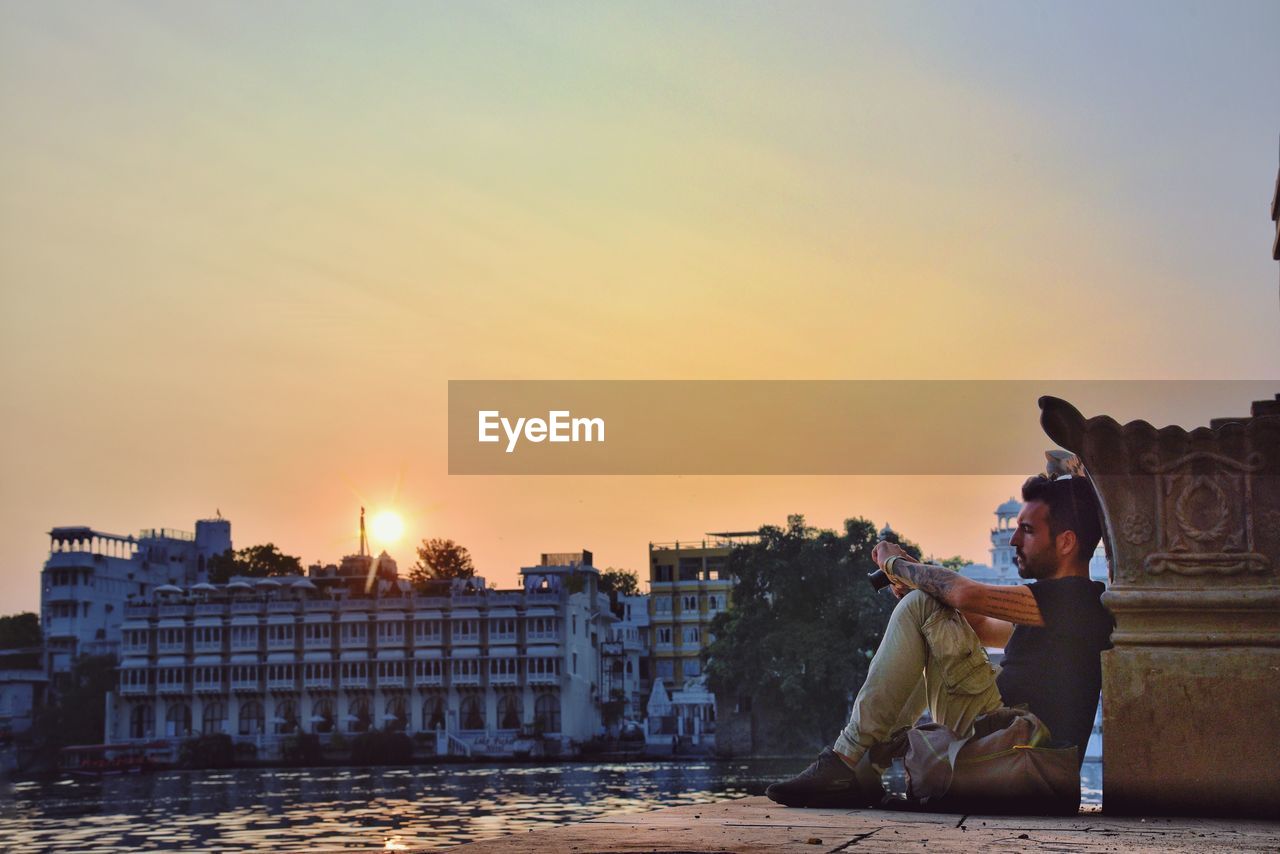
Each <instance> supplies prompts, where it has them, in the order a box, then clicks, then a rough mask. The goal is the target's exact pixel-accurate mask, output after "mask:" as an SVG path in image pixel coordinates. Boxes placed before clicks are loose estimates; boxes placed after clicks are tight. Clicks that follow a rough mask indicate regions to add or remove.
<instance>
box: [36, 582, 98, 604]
mask: <svg viewBox="0 0 1280 854" xmlns="http://www.w3.org/2000/svg"><path fill="white" fill-rule="evenodd" d="M88 595H89V590H88V589H87V588H84V587H80V586H78V585H70V584H68V585H62V586H60V587H50V588H48V589H47V590H46V591H45V594H44V601H46V602H75V601H76V600H77V599H79V598H81V596H84V597H85V598H88Z"/></svg>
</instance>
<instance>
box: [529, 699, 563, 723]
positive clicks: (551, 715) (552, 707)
mask: <svg viewBox="0 0 1280 854" xmlns="http://www.w3.org/2000/svg"><path fill="white" fill-rule="evenodd" d="M533 726H534V728H535V729H538V730H541V731H542V732H559V731H560V698H559V697H557V696H556V695H555V694H542V695H539V697H538V699H537V700H535V701H534V704H533Z"/></svg>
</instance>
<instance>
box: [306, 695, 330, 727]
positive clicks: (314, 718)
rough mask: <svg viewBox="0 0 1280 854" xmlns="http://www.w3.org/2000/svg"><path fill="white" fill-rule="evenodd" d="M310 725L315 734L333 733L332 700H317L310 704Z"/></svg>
mask: <svg viewBox="0 0 1280 854" xmlns="http://www.w3.org/2000/svg"><path fill="white" fill-rule="evenodd" d="M311 723H312V726H313V728H314V729H315V731H316V732H333V701H332V700H328V699H324V700H317V701H316V702H315V703H313V704H312V706H311Z"/></svg>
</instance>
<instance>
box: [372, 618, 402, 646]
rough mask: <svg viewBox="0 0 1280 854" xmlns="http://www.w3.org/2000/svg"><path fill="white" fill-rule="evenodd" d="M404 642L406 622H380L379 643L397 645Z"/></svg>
mask: <svg viewBox="0 0 1280 854" xmlns="http://www.w3.org/2000/svg"><path fill="white" fill-rule="evenodd" d="M402 643H404V623H378V644H379V645H383V644H387V645H391V646H396V645H399V644H402Z"/></svg>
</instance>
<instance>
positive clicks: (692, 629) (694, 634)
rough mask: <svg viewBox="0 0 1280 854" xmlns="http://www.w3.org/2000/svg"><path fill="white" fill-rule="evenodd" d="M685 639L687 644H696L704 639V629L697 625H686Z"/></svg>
mask: <svg viewBox="0 0 1280 854" xmlns="http://www.w3.org/2000/svg"><path fill="white" fill-rule="evenodd" d="M683 640H684V642H685V644H686V645H688V644H692V645H694V646H696V645H697V644H698V643H700V642H701V640H702V630H701V629H699V628H698V627H697V626H685V627H684V637H683Z"/></svg>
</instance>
